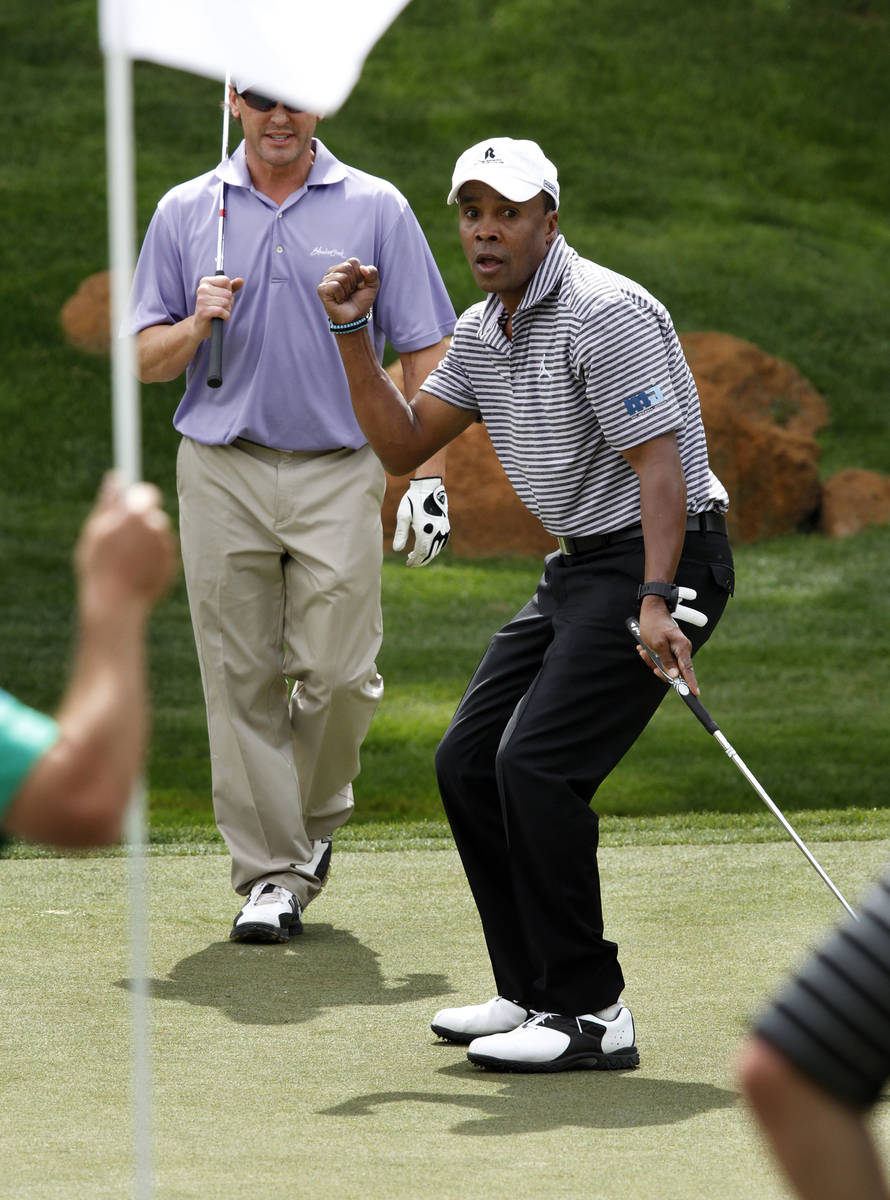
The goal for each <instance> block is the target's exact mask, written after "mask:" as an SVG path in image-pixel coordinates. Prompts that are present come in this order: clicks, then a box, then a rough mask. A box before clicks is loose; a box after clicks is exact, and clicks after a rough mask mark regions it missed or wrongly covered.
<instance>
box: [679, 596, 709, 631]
mask: <svg viewBox="0 0 890 1200" xmlns="http://www.w3.org/2000/svg"><path fill="white" fill-rule="evenodd" d="M679 591H680V600H694V599H695V588H687V587H681V588H680V589H679ZM680 600H678V601H677V606H676V608H675V609H674V611H673V612H672V613H671V616H672V617H673V618H674V620H675V621H686V623H687V624H688V625H707V623H708V618H707V615H706V614H705V613H703V612H699V611H698V609H697V608H687V607H686V605H685V604H681V603H680Z"/></svg>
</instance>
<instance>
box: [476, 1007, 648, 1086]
mask: <svg viewBox="0 0 890 1200" xmlns="http://www.w3.org/2000/svg"><path fill="white" fill-rule="evenodd" d="M606 1011H608V1010H606ZM467 1058H469V1060H470V1062H473V1063H476V1064H477V1066H480V1067H488V1068H489V1070H492V1071H571V1070H576V1069H578V1070H581V1069H583V1070H588V1071H620V1070H626V1069H627V1068H629V1067H636V1066H638V1065H639V1062H640V1055H639V1053H638V1051H637V1047H636V1043H635V1034H634V1019H633V1017H632V1016H631V1012H630V1009H629V1008H625V1007H624V1005H623V1004H620V1003H619V1005H618V1012H617V1013H616V1014H615V1016H614V1017H613V1018H612V1019H611V1020H605V1019H604V1018H603V1017H598V1016H596V1015H595V1014H593V1013H584V1014H583V1015H582V1016H580V1017H563V1016H560V1015H559V1014H558V1013H536V1014H535V1016H533V1017H529V1019H528V1020H527V1021H524V1022H523V1023H522V1025H520V1026H519V1028H518V1029H514V1030H512V1031H511V1032H509V1033H496V1034H493V1035H492V1036H489V1037H478V1038H475V1039H474V1040H473V1041H472V1042H471V1043H470V1045H469V1046H468V1048H467Z"/></svg>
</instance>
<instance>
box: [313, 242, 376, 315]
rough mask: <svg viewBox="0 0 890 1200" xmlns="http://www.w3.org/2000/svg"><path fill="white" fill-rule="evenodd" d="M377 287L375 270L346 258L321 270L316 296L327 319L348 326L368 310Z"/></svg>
mask: <svg viewBox="0 0 890 1200" xmlns="http://www.w3.org/2000/svg"><path fill="white" fill-rule="evenodd" d="M379 288H380V276H379V275H378V274H377V268H376V267H373V266H367V267H365V266H362V264H361V263H360V262H359V260H358V259H357V258H350V259H347V261H346V262H342V263H338V264H337V266H335V267H329V268H328V269H327V271H325V273H324V278H323V279H322V281H321V283H320V284H319V285H318V294H319V296H320V297H321V302H322V304H323V305H324V308H325V312H326V313H327V314H328V319H329V320H330V321H332V322H333V323H334V324H335V325H348V324H349V323H350V322H351V321H359V320H361V318H362V317H364V316H365V315H366V314H367V313H369V312H370V311H371V306H372V304H373V303H374V298H375V296H376V295H377V292H378V290H379Z"/></svg>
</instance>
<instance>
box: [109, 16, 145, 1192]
mask: <svg viewBox="0 0 890 1200" xmlns="http://www.w3.org/2000/svg"><path fill="white" fill-rule="evenodd" d="M116 41H117V44H118V46H119V45H120V42H119V41H118V40H117V39H116ZM105 114H106V144H107V158H108V214H109V252H110V257H111V384H112V422H113V431H114V434H113V436H114V465H115V467H116V468H117V469H118V471H120V473H121V475H122V477H123V482H124V484H125V485H129V484H131V483H135V482H136V481H138V480H139V479H140V478H141V476H142V463H141V457H142V454H141V438H140V428H139V426H140V408H139V388H138V383H137V380H136V355H135V346H134V343H133V339H132V338H129V337H128V338H122V337H118V336H117V332H118V330H119V329H120V328H121V325H122V323H123V321H124V317H125V312H126V305H127V295H128V292H129V287H130V279H131V276H132V273H133V260H134V253H133V247H134V245H135V230H134V219H133V213H134V209H135V202H134V188H133V79H132V64H131V61H130V58H129V56H128V55H127V54H125V53H124V52H123V51H122V50H120V49H119V48H114V49H107V50H106V53H105ZM125 834H126V843H127V864H128V868H129V870H128V876H129V901H130V903H129V912H130V974H131V977H132V1002H131V1004H132V1008H131V1020H132V1041H133V1068H132V1081H131V1086H132V1120H133V1155H134V1196H135V1197H136V1200H151V1197H152V1196H153V1195H154V1183H153V1171H152V1121H151V1059H150V1048H149V1028H148V1017H149V1014H148V962H149V951H148V920H147V903H146V896H147V878H146V868H145V844H146V840H147V837H146V817H145V787H144V785H143V783H142V781H141V780H140V781H138V782H137V784H136V786H135V787H134V788H133V792H132V794H131V796H130V804H129V808H128V810H127V818H126V823H125Z"/></svg>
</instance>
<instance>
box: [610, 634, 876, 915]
mask: <svg viewBox="0 0 890 1200" xmlns="http://www.w3.org/2000/svg"><path fill="white" fill-rule="evenodd" d="M624 624H625V626H626V627H627V630H628V632H629V633H630V635H631V637H632V638H633V639H634V641H635V642H636V643H637V645H638V646H640V647H641V648H642V649H643V650H645V651H646V653H647V654H648V655H649V657H650V658H651V659H652V661H653V662H654V663H655V665H656V667H657V668H658V673H659V675H660V676H661V677H662V679H663V680H664V681H665V683H669V684H670V686H671V687H672V688H673V689H674V691H675V692H676V693H677V695H678V696H679V697H680V699H681V700H682V701H683V703H684V704H685V705H686V707H687V708H688V709H689V710H690V711H691V712H693V713H694V714H695V716H696V717H697V718H698V720H699V721H700V722H701V723H702V725H704V727H705V729H707V731H708V733H711V734H713V735H714V737H715V739H716V740H717V741H718V742H719V743H720V745H721V746H722V747H723V749H724V751H725V752H726V756H727V758H729V759H730V761H732V762H733V763H735V765H736V766H737V767H738V769H739V770H740V771H741V773H742V774H743V775H744V776H745V778H746V779H747V780H748V782H749V783H750V784H751V786H752V787H753V788H754V791H755V792H756V793H757V795H758V796H759V797H760V799H761V800H762V801H763V803H764V804H765V805H766V807H767V808H768V809H769V810H770V812H771V813H772V814H773V816H774V817H775V818H776V820H777V821H778V822H779V824H780V825H781V826H782V828H783V829H784V830H785V832H786V833H787V834H788V835H789V837H790V838H791V840H792V841H793V842H794V844H795V845H796V846H797V848H798V849H799V850H800V852H801V854H803V856H804V858H805V859H806V860H807V862H808V863H809V864H810V866H811V867H812V868H813V870H814V871H815V872H816V874H817V875H818V876H819V878H820V879H821V880H822V882H823V883H825V884H826V885H827V886H828V888H829V889H830V890H831V892H833V894H834V896H835V897H836V899H838V900H839V901H840V902H841V904H842V905H843V906H844V908H845V909H846V910H847V912H848V913H849V914H850V916H851V917H852V918H853V920H854V921H858V920H859V917H858V915H857V914H856V913H855V912H854V910H853V909H852V908H851V907H850V905H849V904H848V903H847V901H846V900H845V899H844V897H843V896H842V895H841V893H840V892H839V891H838V889H837V888H836V887H835V885H834V884H833V883H832V881H831V880H830V879H829V877H828V875H827V873H826V872H825V871H824V870H823V868H822V867H821V866H820V865H819V863H818V862H817V861H816V859H815V857H814V855H813V854H812V852H811V851H810V849H809V848H808V847H807V845H806V844H805V843H804V841H803V840H802V839H801V838H800V837H799V836H798V834H797V833H796V832H795V830H794V828H793V827H792V825H791V824H790V822H789V821H788V820H787V818H786V817H785V815H784V814H783V813H782V811H781V810H780V809H779V807H778V805H776V804H774V803H773V801H772V800H771V799H770V797H769V796H768V795H767V793H766V791H765V789H764V788H763V787H761V785H760V784H759V783H758V781H757V779H756V778H755V776H754V774H753V772H752V771H750V770H749V768H748V767H747V766H746V765H745V763H744V762H743V761H742V759H741V758H740V757H739V755H738V753H737V752H736V751H735V750H734V749H733V748H732V746H731V745H730V744H729V742H728V740H727V739H726V738H725V737H724V736H723V734H722V733H721V732H720V728H719V726H718V725H717V722H716V721H715V720H714V718H713V717H712V716H711V714H710V713H709V712H708V710H707V709H706V708H705V706H704V705H703V704H702V702H701V701H700V700H699V698H698V697H697V696H693V694H692V692H691V691H690V689H689V684H688V683H686V682H685V681H684V680H683V679H682V678H680V677H678V678H677V679H673V678H672V677H671V676H670V675H668V673H667V671H665V669H664V667H663V666H662V665H661V659H660V658H659V657H658V655H657V654H656V653H655V651H654V650H651V649H650V648H649V647H648V646H647V645H646V643H645V642H644V641H643V639H642V637H641V636H640V626H639V622H638V621H636V620H635V619H634V618H633V617H628V619H627V620H626V621H625V622H624Z"/></svg>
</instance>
